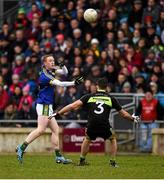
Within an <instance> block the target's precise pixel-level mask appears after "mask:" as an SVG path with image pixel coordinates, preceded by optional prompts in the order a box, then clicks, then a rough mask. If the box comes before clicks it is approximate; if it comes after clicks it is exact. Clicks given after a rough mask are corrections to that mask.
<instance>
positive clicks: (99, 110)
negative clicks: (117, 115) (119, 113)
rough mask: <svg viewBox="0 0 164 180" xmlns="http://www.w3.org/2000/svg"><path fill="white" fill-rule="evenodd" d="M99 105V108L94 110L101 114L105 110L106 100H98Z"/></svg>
mask: <svg viewBox="0 0 164 180" xmlns="http://www.w3.org/2000/svg"><path fill="white" fill-rule="evenodd" d="M96 104H97V105H98V106H97V110H94V113H96V114H101V113H103V112H104V107H103V105H104V101H96Z"/></svg>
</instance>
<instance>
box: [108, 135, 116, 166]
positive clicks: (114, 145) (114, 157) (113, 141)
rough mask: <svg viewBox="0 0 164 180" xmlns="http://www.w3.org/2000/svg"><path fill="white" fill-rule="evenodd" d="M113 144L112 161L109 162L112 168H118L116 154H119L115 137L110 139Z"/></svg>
mask: <svg viewBox="0 0 164 180" xmlns="http://www.w3.org/2000/svg"><path fill="white" fill-rule="evenodd" d="M110 143H111V159H110V161H109V164H110V166H112V167H115V168H117V167H118V164H117V163H116V153H117V140H116V138H115V137H112V138H110Z"/></svg>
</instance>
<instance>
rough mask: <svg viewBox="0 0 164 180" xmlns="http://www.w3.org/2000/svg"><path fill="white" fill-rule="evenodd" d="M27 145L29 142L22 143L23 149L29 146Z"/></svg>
mask: <svg viewBox="0 0 164 180" xmlns="http://www.w3.org/2000/svg"><path fill="white" fill-rule="evenodd" d="M27 146H28V143H27V142H26V141H25V142H24V143H23V144H22V145H21V147H20V148H21V149H22V151H25V149H26V148H27Z"/></svg>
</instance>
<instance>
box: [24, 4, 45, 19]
mask: <svg viewBox="0 0 164 180" xmlns="http://www.w3.org/2000/svg"><path fill="white" fill-rule="evenodd" d="M35 13H37V14H38V16H39V18H40V17H41V15H42V13H41V11H40V10H39V8H38V6H37V4H35V3H33V4H32V6H31V11H30V12H29V13H28V15H27V17H28V19H29V20H30V21H32V19H33V16H34V14H35Z"/></svg>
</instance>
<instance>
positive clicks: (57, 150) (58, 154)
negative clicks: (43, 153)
mask: <svg viewBox="0 0 164 180" xmlns="http://www.w3.org/2000/svg"><path fill="white" fill-rule="evenodd" d="M55 154H56V156H57V157H61V156H62V154H61V153H60V150H59V149H55Z"/></svg>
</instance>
